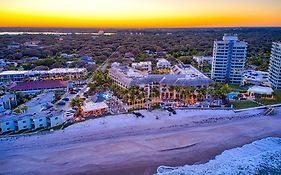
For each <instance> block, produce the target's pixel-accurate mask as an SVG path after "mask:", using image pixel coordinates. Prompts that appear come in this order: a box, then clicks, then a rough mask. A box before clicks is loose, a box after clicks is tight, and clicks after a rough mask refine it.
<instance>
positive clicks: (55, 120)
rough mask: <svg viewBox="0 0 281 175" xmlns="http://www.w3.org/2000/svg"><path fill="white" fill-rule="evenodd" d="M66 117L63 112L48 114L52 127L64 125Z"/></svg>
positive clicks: (49, 123)
mask: <svg viewBox="0 0 281 175" xmlns="http://www.w3.org/2000/svg"><path fill="white" fill-rule="evenodd" d="M64 121H65V120H64V117H63V114H62V113H53V114H51V115H49V116H47V122H48V125H49V126H50V127H51V128H52V127H55V126H59V125H62V124H63V123H64Z"/></svg>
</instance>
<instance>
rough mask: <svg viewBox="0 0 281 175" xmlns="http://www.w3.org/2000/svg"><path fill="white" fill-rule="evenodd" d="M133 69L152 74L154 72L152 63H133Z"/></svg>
mask: <svg viewBox="0 0 281 175" xmlns="http://www.w3.org/2000/svg"><path fill="white" fill-rule="evenodd" d="M132 68H134V69H137V70H140V71H148V72H151V70H152V63H151V61H144V62H139V63H132Z"/></svg>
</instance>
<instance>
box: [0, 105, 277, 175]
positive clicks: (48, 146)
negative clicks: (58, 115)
mask: <svg viewBox="0 0 281 175" xmlns="http://www.w3.org/2000/svg"><path fill="white" fill-rule="evenodd" d="M196 114H197V113H196V111H195V112H194V115H195V116H192V117H189V118H179V119H177V118H174V119H173V118H171V119H169V120H170V121H171V122H166V120H164V119H163V121H165V122H162V123H160V122H158V121H156V120H155V122H153V121H154V120H151V121H150V120H149V123H143V124H136V125H131V126H130V127H124V126H122V127H121V126H120V127H118V126H114V127H113V126H110V127H111V128H105V129H104V130H103V129H92V128H86V126H87V125H81V126H80V127H79V131H80V132H78V130H74V129H72V128H71V127H70V128H69V129H66V130H64V131H58V132H55V133H52V134H47V135H35V136H28V137H19V138H9V139H2V140H1V142H0V165H1V166H0V174H9V173H10V174H100V175H111V174H114V175H119V174H120V175H125V174H132V175H142V174H149V175H150V174H154V173H156V169H157V167H158V166H160V165H167V166H181V165H185V164H194V163H197V164H198V163H204V162H207V161H208V160H210V159H213V158H214V157H215V156H216V155H218V154H220V153H221V152H223V151H224V150H227V149H231V148H234V147H238V146H242V145H244V144H248V143H251V142H253V141H255V140H259V139H262V138H265V137H269V136H275V137H281V127H280V126H281V125H280V123H281V115H280V113H278V114H279V115H280V116H278V114H277V115H276V116H271V117H265V116H255V117H246V118H243V117H242V118H240V117H239V116H245V115H246V114H245V113H241V114H233V115H232V114H231V115H230V114H228V113H225V115H226V116H225V117H222V116H220V117H219V118H218V119H216V120H214V118H213V117H214V116H211V114H210V116H209V115H208V114H205V116H202V115H203V114H202V113H200V116H199V115H196ZM214 114H215V112H214ZM254 114H256V113H254ZM147 115H149V114H147ZM181 115H184V113H182V114H181ZM208 119H209V120H208ZM169 120H168V119H167V121H169ZM194 121H196V122H194ZM87 122H88V121H87ZM89 122H91V121H89ZM157 122H158V123H157ZM115 124H116V123H115ZM128 125H129V124H128ZM95 127H96V128H97V126H95ZM74 131H75V132H74Z"/></svg>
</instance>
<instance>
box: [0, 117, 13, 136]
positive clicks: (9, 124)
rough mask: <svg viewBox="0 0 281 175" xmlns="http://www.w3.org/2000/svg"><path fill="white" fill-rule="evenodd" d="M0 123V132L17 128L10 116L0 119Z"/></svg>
mask: <svg viewBox="0 0 281 175" xmlns="http://www.w3.org/2000/svg"><path fill="white" fill-rule="evenodd" d="M0 125H1V127H0V128H1V133H5V132H9V131H15V130H16V128H17V122H15V121H14V119H13V118H12V117H9V118H5V119H2V120H0Z"/></svg>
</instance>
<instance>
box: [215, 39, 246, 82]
mask: <svg viewBox="0 0 281 175" xmlns="http://www.w3.org/2000/svg"><path fill="white" fill-rule="evenodd" d="M246 51H247V43H246V42H244V41H239V40H238V37H237V36H236V35H234V36H229V35H224V37H223V40H222V41H215V42H214V50H213V62H212V73H211V78H212V79H213V80H215V81H219V82H226V83H233V84H240V83H241V81H242V74H243V71H244V66H245V59H246Z"/></svg>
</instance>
